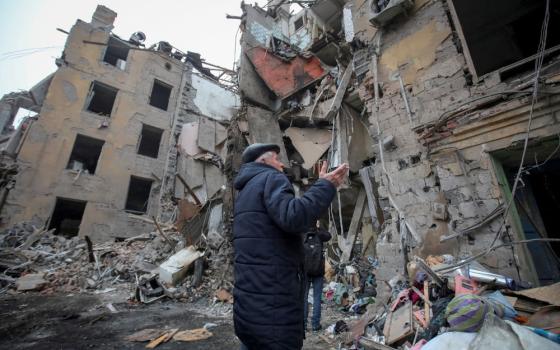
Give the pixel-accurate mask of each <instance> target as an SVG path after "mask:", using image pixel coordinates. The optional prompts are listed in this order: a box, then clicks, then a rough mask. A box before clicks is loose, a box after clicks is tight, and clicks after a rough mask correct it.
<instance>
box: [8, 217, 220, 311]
mask: <svg viewBox="0 0 560 350" xmlns="http://www.w3.org/2000/svg"><path fill="white" fill-rule="evenodd" d="M163 231H166V233H165V237H166V238H165V239H164V238H163V237H162V236H159V235H157V234H156V233H155V232H153V233H149V234H143V235H140V236H136V237H132V238H128V239H125V240H122V241H120V242H105V243H101V244H91V249H88V245H89V244H88V239H87V238H86V239H84V238H81V237H71V238H65V237H64V236H62V235H56V234H54V233H53V231H52V230H51V231H47V230H44V229H41V228H37V226H35V225H33V224H31V223H28V222H24V223H20V224H17V225H14V226H13V227H11V228H9V229H6V230H4V231H3V232H1V233H0V271H1V274H2V275H1V278H0V280H1V282H2V289H1V290H0V291H2V292H5V291H7V290H9V289H11V288H16V289H17V290H19V291H24V290H42V291H43V292H79V291H86V292H87V291H101V290H108V289H111V288H114V287H116V286H120V287H122V286H123V285H124V287H125V288H127V290H130V291H133V290H134V289H135V287H136V285H137V284H139V283H140V281H141V280H142V278H144V279H146V278H149V277H151V276H158V273H159V272H158V265H159V264H161V263H162V262H163V261H165V260H166V259H167V258H169V257H170V256H171V255H173V252H174V251H180V250H181V249H182V248H183V245H184V243H183V239H182V238H181V235H180V234H179V233H178V232H177V231H176V230H174V228H173V227H172V226H169V227H164V228H163ZM170 243H171V245H173V247H172V246H171V245H170ZM201 255H202V254H201ZM210 256H211V254H210ZM202 260H203V259H201V261H202ZM208 264H209V265H210V266H212V265H213V263H212V260H210V261H209V262H208ZM212 272H213V270H212V269H207V270H206V273H207V274H211V273H212ZM30 274H33V275H40V276H41V279H42V282H41V283H36V286H35V288H25V289H21V288H18V280H19V279H20V278H24V277H25V276H26V275H30ZM216 281H217V280H216V279H212V278H208V279H206V278H205V279H204V280H203V281H201V282H200V283H197V285H196V293H193V290H194V289H195V287H194V286H193V283H192V281H191V279H190V278H189V279H185V280H181V281H179V282H180V284H179V285H178V286H176V287H175V286H172V285H166V286H165V289H166V291H169V293H166V295H167V296H172V297H177V298H179V299H183V300H185V301H186V300H192V299H193V298H195V297H201V296H212V294H213V290H214V289H211V290H210V288H212V287H214V288H217V286H218V284H216ZM206 289H208V291H206Z"/></svg>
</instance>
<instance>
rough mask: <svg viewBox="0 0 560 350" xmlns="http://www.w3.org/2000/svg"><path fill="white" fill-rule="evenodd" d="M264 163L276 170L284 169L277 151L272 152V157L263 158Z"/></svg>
mask: <svg viewBox="0 0 560 350" xmlns="http://www.w3.org/2000/svg"><path fill="white" fill-rule="evenodd" d="M264 163H265V164H266V165H270V166H271V167H273V168H274V169H276V170H278V171H284V166H285V165H284V163H282V162H281V161H280V160H279V159H278V153H276V152H273V153H272V157H269V158H265V159H264Z"/></svg>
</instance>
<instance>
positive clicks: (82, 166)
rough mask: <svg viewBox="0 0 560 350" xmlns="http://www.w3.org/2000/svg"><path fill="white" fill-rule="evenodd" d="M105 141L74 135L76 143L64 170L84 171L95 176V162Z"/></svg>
mask: <svg viewBox="0 0 560 350" xmlns="http://www.w3.org/2000/svg"><path fill="white" fill-rule="evenodd" d="M104 144H105V141H103V140H98V139H94V138H93V137H88V136H84V135H80V134H78V135H76V141H75V142H74V147H73V148H72V153H71V154H70V159H69V160H68V165H67V166H66V169H72V170H76V171H81V170H84V171H85V172H87V173H89V174H95V169H96V168H97V162H98V161H99V156H100V155H101V150H102V148H103V145H104Z"/></svg>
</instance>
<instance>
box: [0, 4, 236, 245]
mask: <svg viewBox="0 0 560 350" xmlns="http://www.w3.org/2000/svg"><path fill="white" fill-rule="evenodd" d="M116 16H117V14H116V13H115V12H113V11H112V10H110V9H108V8H106V7H104V6H98V7H97V10H96V11H95V13H94V14H93V17H92V20H91V22H89V23H88V22H85V21H82V20H78V21H77V22H76V24H75V25H74V26H73V27H72V29H71V30H70V31H69V32H68V33H66V34H67V35H68V39H67V42H66V45H65V48H64V51H63V52H62V55H61V57H60V58H59V59H57V61H56V63H57V65H58V69H57V71H56V72H55V73H54V74H53V75H51V76H49V77H48V78H46V79H45V80H44V81H42V82H41V83H40V84H38V85H37V86H36V87H34V88H33V89H31V90H30V91H29V92H22V93H15V94H8V95H6V96H5V97H4V98H3V99H2V105H1V106H2V109H1V117H2V120H1V121H2V123H3V124H2V125H3V126H4V129H5V131H8V129H9V125H10V124H11V123H12V121H13V119H14V117H15V114H16V113H17V110H18V108H19V107H23V108H27V109H31V110H34V111H36V112H37V113H38V115H37V116H35V117H33V118H28V119H27V120H26V121H25V122H23V123H22V125H21V126H20V127H19V128H18V129H17V130H15V131H14V132H12V133H11V134H9V135H8V136H9V137H6V138H5V143H4V144H3V150H4V153H5V154H9V155H11V156H12V158H15V159H17V163H18V168H19V169H18V175H17V179H16V180H15V183H13V182H12V183H10V184H8V185H9V187H13V188H11V189H9V192H8V189H7V186H3V187H4V188H3V194H4V195H5V196H6V197H7V198H6V200H5V203H3V206H2V224H3V225H10V224H15V223H17V222H21V221H24V220H27V221H29V220H31V221H33V222H35V223H36V224H37V225H38V226H42V225H46V227H47V228H48V229H55V230H56V231H55V232H57V233H63V234H65V235H68V236H72V235H76V234H79V235H80V236H81V237H83V236H89V237H90V238H91V239H92V240H94V241H106V240H114V239H115V238H126V237H130V236H134V235H138V234H141V233H144V232H150V231H152V230H153V227H154V226H153V222H152V219H151V218H152V217H158V218H159V219H162V220H165V221H169V220H172V219H174V218H175V217H176V216H177V213H176V211H174V209H175V206H174V205H173V202H172V200H176V199H181V198H183V196H184V191H183V187H182V186H183V185H182V183H181V182H180V181H179V180H177V177H180V178H182V179H186V181H189V183H190V187H192V189H193V190H194V191H195V192H196V193H197V194H198V197H199V198H200V200H201V201H202V202H206V200H207V199H208V198H211V197H212V196H214V194H215V193H216V192H218V191H219V190H220V189H221V187H222V185H223V182H224V180H223V175H222V166H221V163H222V161H221V159H220V156H219V154H220V152H221V150H222V149H223V144H224V140H225V127H224V126H223V125H222V124H223V123H227V121H228V120H229V119H230V118H231V116H232V115H233V114H234V113H235V111H236V106H237V105H238V103H239V102H238V100H239V99H238V97H237V95H236V93H235V91H234V89H233V88H232V87H231V84H230V86H226V85H224V84H223V83H222V82H221V81H220V79H218V77H217V76H215V75H214V74H213V73H212V72H211V70H210V69H212V68H206V67H204V66H203V62H202V60H201V58H200V55H198V54H196V53H192V52H186V53H184V52H181V51H180V50H178V49H176V48H174V47H173V46H171V45H170V44H169V43H167V42H164V41H160V42H158V43H157V44H155V45H153V46H151V47H149V48H146V47H144V44H143V43H144V40H145V38H146V37H145V35H144V34H143V33H142V32H137V33H134V34H133V35H132V36H131V38H130V39H129V40H124V39H121V38H120V37H118V36H117V35H115V34H113V33H112V29H113V23H114V20H115V18H116ZM217 70H218V71H223V69H217ZM222 73H223V72H222ZM224 74H225V75H228V74H231V73H228V72H225V73H223V74H222V75H224ZM199 125H200V127H199ZM193 131H194V133H195V134H194V135H193V134H192V132H193ZM199 134H200V137H199V136H198V135H199ZM185 135H187V137H185ZM184 140H187V141H184ZM197 140H198V141H200V142H198V144H197ZM189 142H190V143H189ZM193 142H194V143H193ZM177 144H181V145H183V146H184V147H177ZM199 145H200V147H199ZM195 158H196V159H195ZM187 163H188V164H190V166H189V170H186V168H185V166H184V165H185V164H187ZM195 170H196V171H197V172H196V173H193V171H195ZM191 180H192V181H191ZM176 193H177V195H176Z"/></svg>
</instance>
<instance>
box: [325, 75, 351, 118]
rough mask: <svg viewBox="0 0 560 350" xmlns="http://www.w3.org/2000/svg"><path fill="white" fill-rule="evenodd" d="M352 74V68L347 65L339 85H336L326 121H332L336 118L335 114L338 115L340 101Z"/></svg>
mask: <svg viewBox="0 0 560 350" xmlns="http://www.w3.org/2000/svg"><path fill="white" fill-rule="evenodd" d="M352 73H353V70H352V66H351V65H348V67H346V69H345V70H344V73H343V74H342V79H341V80H340V84H339V85H338V89H337V90H336V93H335V95H334V99H333V101H332V104H331V106H330V108H329V111H328V112H327V116H326V119H327V120H332V119H333V118H334V117H335V116H336V113H338V110H339V109H340V105H341V104H342V100H343V99H344V95H345V94H346V89H347V88H348V84H349V83H350V78H352Z"/></svg>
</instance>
